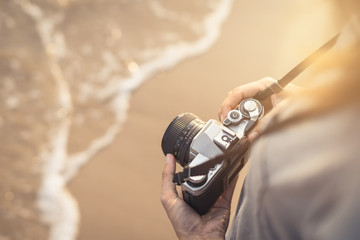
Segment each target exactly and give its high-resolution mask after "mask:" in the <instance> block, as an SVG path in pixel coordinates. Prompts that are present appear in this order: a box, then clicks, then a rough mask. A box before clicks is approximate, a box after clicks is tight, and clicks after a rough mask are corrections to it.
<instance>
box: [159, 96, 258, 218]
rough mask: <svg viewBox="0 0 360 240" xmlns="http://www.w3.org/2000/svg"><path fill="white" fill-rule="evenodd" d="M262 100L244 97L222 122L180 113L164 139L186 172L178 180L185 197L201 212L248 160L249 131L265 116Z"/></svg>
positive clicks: (166, 147) (166, 145)
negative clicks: (203, 119)
mask: <svg viewBox="0 0 360 240" xmlns="http://www.w3.org/2000/svg"><path fill="white" fill-rule="evenodd" d="M263 113H264V108H263V106H262V105H261V103H260V102H259V101H258V100H256V99H252V98H248V99H245V100H243V101H242V102H241V103H240V104H239V106H238V107H237V109H234V110H232V111H230V112H229V113H228V115H227V117H226V119H225V120H224V121H223V123H220V122H218V121H216V120H212V119H211V120H209V121H207V122H206V123H205V122H203V121H202V120H200V119H199V118H198V117H197V116H195V115H193V114H191V113H184V114H180V115H178V116H177V117H176V118H175V119H174V120H173V121H172V122H171V123H170V125H169V126H168V128H167V129H166V131H165V133H164V136H163V139H162V150H163V152H164V154H165V155H166V154H168V153H171V154H173V155H174V156H175V158H176V160H177V162H178V163H179V164H180V165H181V166H183V167H184V171H183V172H180V173H177V174H176V175H175V177H174V182H176V183H177V184H179V185H181V188H182V193H183V199H184V201H185V202H186V203H188V204H189V205H190V206H191V207H192V208H193V209H194V210H195V211H196V212H198V213H199V214H201V215H202V214H205V213H207V212H208V210H209V209H210V208H211V207H212V205H213V204H214V203H215V202H216V200H217V199H218V198H219V196H220V195H221V194H222V193H223V192H224V191H225V190H226V188H227V187H228V186H229V184H230V183H231V181H232V180H233V179H234V178H235V176H236V175H237V174H238V172H239V171H240V170H241V169H242V167H243V166H244V164H245V161H246V155H247V151H248V148H249V143H248V141H247V139H246V134H247V133H248V132H249V131H250V130H251V129H252V128H253V127H254V126H255V124H256V122H257V121H258V120H259V119H260V118H261V117H262V116H263Z"/></svg>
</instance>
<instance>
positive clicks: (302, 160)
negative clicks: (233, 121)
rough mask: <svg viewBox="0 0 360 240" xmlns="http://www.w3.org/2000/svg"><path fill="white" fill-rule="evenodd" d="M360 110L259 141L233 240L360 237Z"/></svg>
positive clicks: (309, 122)
mask: <svg viewBox="0 0 360 240" xmlns="http://www.w3.org/2000/svg"><path fill="white" fill-rule="evenodd" d="M359 112H360V111H359V110H358V109H354V108H352V109H346V110H342V111H338V112H333V113H329V114H326V115H322V116H321V117H316V118H309V119H308V120H306V121H302V122H301V123H298V124H295V125H291V126H290V127H287V128H284V129H282V130H280V131H279V132H275V133H273V134H270V135H265V136H263V137H262V138H261V139H259V140H258V141H257V142H256V144H255V145H254V146H253V148H252V149H251V158H250V164H251V165H250V168H249V172H248V175H247V177H246V180H245V183H244V186H243V190H242V195H241V197H240V200H239V206H238V210H237V213H236V216H235V219H234V221H233V225H232V226H231V228H230V229H229V233H228V235H227V239H242V240H243V239H251V240H254V239H262V240H263V239H324V240H325V239H326V240H332V239H360V159H359V156H360V127H359V124H358V119H359V117H360V113H359Z"/></svg>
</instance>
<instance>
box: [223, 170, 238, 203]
mask: <svg viewBox="0 0 360 240" xmlns="http://www.w3.org/2000/svg"><path fill="white" fill-rule="evenodd" d="M238 178H239V175H237V176H236V177H235V178H234V179H233V180H232V182H231V183H230V185H229V187H228V188H227V189H226V191H225V192H224V193H223V194H222V195H221V197H222V198H223V199H225V200H226V201H228V202H231V199H232V196H233V194H234V190H235V187H236V183H237V180H238Z"/></svg>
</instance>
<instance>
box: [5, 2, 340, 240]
mask: <svg viewBox="0 0 360 240" xmlns="http://www.w3.org/2000/svg"><path fill="white" fill-rule="evenodd" d="M138 2H139V3H138ZM151 3H152V4H150V2H147V5H146V4H144V5H142V4H143V3H142V2H141V3H140V1H137V2H136V3H134V4H132V3H131V4H129V5H127V1H122V2H121V4H120V3H119V6H121V7H123V6H124V9H120V8H119V9H120V10H119V9H117V10H116V9H115V8H114V6H117V4H118V3H117V2H113V1H110V0H109V1H106V4H105V3H104V4H102V2H101V6H102V8H101V9H100V8H99V7H98V5H100V3H98V2H95V1H67V0H58V1H56V3H55V1H54V2H48V1H42V0H36V1H35V0H34V1H14V2H3V3H0V6H2V9H6V11H3V12H1V11H0V13H1V14H2V15H0V32H1V33H2V34H3V36H4V37H2V38H1V40H0V61H1V63H2V64H1V66H2V67H1V68H0V71H1V75H2V77H3V79H4V81H2V80H1V82H0V83H1V84H3V85H2V87H1V88H0V97H1V100H2V101H1V104H0V110H1V112H0V113H1V115H0V130H1V132H0V136H1V139H2V141H3V143H4V144H2V146H1V148H0V151H1V153H2V154H1V156H0V163H1V165H2V166H5V167H3V168H1V169H0V175H1V179H2V181H1V182H0V240H8V239H14V240H17V239H37V240H42V239H51V240H59V239H61V240H72V239H73V237H72V236H76V237H75V239H78V240H98V239H105V240H112V239H114V240H115V239H117V240H118V239H158V240H162V239H164V240H165V239H175V238H176V235H175V233H174V231H173V229H172V226H171V223H170V221H169V220H168V219H167V216H166V213H165V211H164V210H163V208H162V205H161V203H160V185H161V172H162V168H163V166H164V160H165V158H164V156H163V153H162V151H161V146H160V145H161V139H162V136H163V134H164V131H165V129H166V128H167V126H168V124H169V123H170V122H171V121H172V120H173V119H174V118H175V117H176V116H177V115H178V114H180V113H184V112H191V113H194V114H196V115H197V116H199V117H200V118H201V119H202V120H204V121H207V120H209V119H217V112H218V109H219V107H220V104H221V102H222V100H223V99H224V98H225V96H226V94H227V93H228V92H229V91H230V90H232V89H233V88H234V87H236V86H239V85H242V84H245V83H248V82H252V81H256V80H258V79H260V78H262V77H265V76H271V77H274V78H280V77H281V76H283V75H284V74H285V73H286V72H287V71H289V70H290V69H291V68H292V67H293V66H294V65H296V64H297V63H298V62H299V61H301V60H302V59H303V58H304V57H306V56H307V55H308V54H310V53H311V52H313V51H314V50H316V49H317V48H318V47H319V46H320V45H322V43H324V42H326V41H327V40H328V39H329V38H331V37H332V36H333V35H335V34H336V33H337V32H338V31H339V29H340V27H341V23H338V22H337V20H336V19H334V18H333V17H331V12H332V6H331V5H329V2H328V1H326V0H316V1H314V0H306V1H303V0H295V1H285V0H274V1H267V0H258V1H251V0H242V1H240V0H234V1H233V4H232V7H231V12H230V14H229V16H228V17H227V18H226V20H225V22H224V23H223V24H222V25H221V34H220V35H219V38H218V39H217V40H216V42H215V44H213V45H212V46H211V48H210V49H209V50H207V51H205V52H204V53H202V54H200V55H196V54H195V55H196V56H193V57H191V58H186V57H184V58H185V60H182V61H180V63H178V64H175V66H173V67H164V69H166V70H163V71H160V72H156V71H155V72H156V73H155V74H148V75H151V77H150V78H146V79H145V81H144V82H141V81H140V82H139V83H138V85H136V84H135V85H133V86H131V85H130V87H129V86H127V85H126V84H123V85H124V86H122V82H121V81H122V79H127V78H129V77H131V74H133V73H136V71H141V70H142V69H141V67H142V66H143V65H142V63H144V62H146V61H145V60H146V59H145V57H144V56H147V57H149V56H150V57H151V54H154V52H151V51H148V50H149V49H148V46H147V45H146V44H149V46H151V44H154V42H155V43H156V44H157V45H156V44H155V45H156V46H155V47H154V49H155V48H159V46H161V45H165V43H162V42H161V41H160V40H161V39H162V38H160V37H159V39H160V40H159V39H158V38H157V34H158V35H159V36H160V35H161V37H163V35H164V36H165V37H164V39H165V40H166V41H170V42H171V41H173V40H174V39H173V38H175V37H174V36H176V35H174V34H173V35H171V34H168V35H166V34H164V32H165V33H167V32H166V31H167V30H168V28H169V29H170V30H174V32H176V31H178V32H180V33H182V34H183V36H182V35H181V34H179V35H180V39H181V40H184V41H188V42H191V41H193V39H196V38H199V36H197V35H191V34H190V33H191V31H190V30H189V29H191V26H190V27H189V26H187V27H188V28H185V27H184V26H183V25H181V24H184V23H187V24H188V22H186V21H188V19H186V18H185V20H184V19H182V20H181V21H183V22H180V23H181V24H178V23H177V22H176V21H175V24H173V22H171V21H172V20H173V19H172V17H173V15H171V14H170V15H169V16H170V17H169V16H168V15H166V12H165V13H164V12H162V9H161V8H159V6H162V5H161V4H163V5H164V6H166V7H167V8H168V9H170V10H171V11H175V10H179V11H181V10H182V11H184V9H185V10H186V7H187V8H189V6H191V4H194V3H193V2H188V3H187V4H188V5H187V4H184V5H181V4H179V2H172V1H163V2H161V1H160V3H161V4H159V1H151ZM207 3H208V2H207ZM210 3H211V1H209V3H208V4H210ZM166 4H168V5H166ZM144 6H146V8H145V7H144ZM149 6H150V7H153V8H154V9H155V10H156V11H158V12H157V13H158V14H160V15H161V14H165V15H166V17H169V19H170V20H171V21H169V22H165V21H163V22H165V23H164V24H163V22H162V21H159V19H161V18H159V19H158V18H155V20H154V19H153V18H152V17H153V16H152V15H151V14H152V12H151V11H149V9H147V8H150V7H149ZM209 6H211V4H210V5H209ZM207 7H208V6H207ZM99 9H100V10H99ZM174 9H175V10H174ZM199 9H200V10H201V11H200V10H199V12H196V11H195V10H194V11H195V13H196V14H198V15H196V14H194V16H203V15H204V14H205V13H206V11H209V9H210V7H209V9H208V8H205V7H204V8H203V6H200V7H199ZM156 11H155V12H156ZM171 11H170V12H171ZM119 12H120V13H122V15H121V14H119ZM175 12H176V11H175ZM204 12H205V13H204ZM94 13H96V14H98V15H97V18H95V17H94V16H92V15H91V14H94ZM139 13H143V15H141V14H139ZM175 15H176V14H175ZM139 16H141V17H139ZM161 16H162V15H161ZM194 16H192V17H194ZM162 17H163V16H162ZM199 18H200V17H199ZM99 19H100V20H99ZM134 19H135V20H134ZM147 19H151V20H152V21H149V26H147V24H148V23H147V22H146V21H147ZM180 19H181V18H180ZM194 19H196V18H195V17H194ZM102 20H103V22H105V23H107V24H108V25H106V26H103V22H102ZM130 20H133V21H130ZM136 20H139V21H138V22H136ZM116 21H118V22H119V23H121V24H122V25H121V24H117V23H116ZM127 21H129V22H130V23H131V24H128V22H127ZM89 22H90V23H91V24H93V25H91V24H90V25H91V26H89V24H88V23H89ZM170 23H171V24H173V25H171V24H170ZM151 24H153V25H151ZM160 26H161V27H164V29H165V30H166V31H165V30H164V29H162V28H161V27H160ZM179 26H180V27H179ZM178 28H179V29H178ZM13 29H16V31H13ZM143 29H145V30H149V29H150V30H151V31H148V32H146V31H143ZM194 29H196V28H194ZM120 30H121V31H120ZM156 31H158V32H156ZM163 31H164V32H163ZM195 32H196V31H195ZM15 33H16V34H15ZM17 33H19V34H17ZM20 33H21V34H20ZM132 34H133V35H132ZM162 34H163V35H162ZM151 35H154V37H153V39H151V41H150V40H149V41H145V40H147V39H146V36H151ZM200 35H201V34H200ZM89 36H93V37H89ZM124 36H125V37H124ZM126 36H130V37H129V38H126ZM181 37H182V38H181ZM123 38H124V39H125V40H123ZM144 39H145V40H144ZM169 39H170V40H169ZM142 40H144V41H143V42H142ZM162 40H163V39H162ZM165 40H164V41H165ZM126 41H127V42H126ZM152 41H153V42H152ZM126 44H127V45H126ZM142 44H143V45H144V46H145V45H146V47H144V46H143V45H142ZM126 46H128V47H129V48H131V49H132V50H134V51H133V52H130V51H127V49H126V48H125V47H126ZM137 46H140V47H139V49H137ZM141 47H143V48H141ZM124 48H125V50H124ZM145 50H146V51H145ZM150 50H151V49H150ZM136 51H138V52H141V53H143V52H145V53H146V54H145V53H144V54H143V55H144V56H143V57H144V59H145V60H144V59H141V58H140V57H139V56H140V55H139V56H137V57H138V58H136V57H133V56H131V54H132V53H137V52H136ZM142 51H143V52H142ZM114 59H115V60H114ZM180 59H182V58H180ZM142 60H143V62H141V61H142ZM165 65H166V62H165ZM139 69H140V70H139ZM310 73H311V71H309V72H306V73H305V74H303V75H301V76H300V77H299V78H298V79H297V80H296V82H297V83H299V84H301V83H302V79H303V78H306V76H309V75H310ZM134 75H136V74H134ZM24 83H26V84H24ZM119 86H120V87H124V88H123V89H122V88H120V87H119ZM116 87H118V88H116ZM114 89H115V90H114ZM119 89H120V90H119ZM116 91H118V92H116ZM116 94H118V95H116ZM121 94H122V95H121ZM116 97H118V98H119V99H120V100H124V101H118V102H117V103H120V104H119V111H116V110H117V109H115V110H114V109H112V107H113V106H114V104H110V103H111V102H112V101H113V100H114V99H115V98H116ZM129 97H130V102H129V105H127V104H128V98H129ZM122 98H123V99H122ZM114 102H115V101H114ZM112 127H113V128H112ZM109 129H110V131H109ZM114 129H115V130H114ZM107 131H108V132H107ZM105 133H106V134H107V133H109V134H108V135H106V134H105ZM103 136H105V137H104V138H103V139H101V138H102V137H103ZM98 139H101V141H98V142H97V143H99V144H98V145H96V144H94V148H93V149H92V147H93V145H92V143H93V141H94V140H98ZM95 142H96V141H95ZM84 149H85V150H84ZM82 151H83V152H82ZM44 153H47V154H44ZM78 153H79V154H78ZM50 163H52V165H51V164H50ZM80 166H82V167H80ZM246 168H247V167H245V168H244V169H243V171H242V172H241V173H240V178H239V180H238V184H237V187H236V191H235V193H234V198H233V203H232V210H233V211H234V210H235V208H236V204H237V200H238V198H239V194H240V190H241V185H242V181H243V179H244V176H245V175H246ZM78 170H79V171H78ZM178 170H179V168H178ZM44 216H45V217H44ZM78 217H79V222H77V220H78ZM68 219H70V220H69V221H68ZM77 224H79V225H77ZM54 229H55V230H54ZM59 229H60V230H66V234H64V235H63V233H62V232H59ZM54 232H55V233H56V234H55V233H54ZM55 236H56V237H55Z"/></svg>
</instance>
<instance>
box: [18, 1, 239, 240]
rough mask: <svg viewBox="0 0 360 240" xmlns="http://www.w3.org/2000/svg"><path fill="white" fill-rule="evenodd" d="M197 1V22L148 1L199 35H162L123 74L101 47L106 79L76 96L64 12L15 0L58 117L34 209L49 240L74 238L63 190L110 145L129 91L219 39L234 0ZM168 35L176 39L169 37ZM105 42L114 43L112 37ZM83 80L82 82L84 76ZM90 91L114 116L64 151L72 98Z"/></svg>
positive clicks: (74, 220)
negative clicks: (39, 48)
mask: <svg viewBox="0 0 360 240" xmlns="http://www.w3.org/2000/svg"><path fill="white" fill-rule="evenodd" d="M202 2H204V3H207V5H206V7H207V8H208V9H210V10H208V12H207V14H206V15H205V16H204V17H203V18H201V20H200V21H194V20H192V19H191V18H189V17H188V16H186V15H184V14H180V13H177V11H176V9H169V7H165V6H164V4H163V3H162V2H161V1H149V3H148V9H149V11H150V12H151V14H153V15H154V16H156V17H157V18H160V19H164V20H167V21H172V22H177V23H178V24H180V25H185V26H187V27H188V28H189V29H191V31H193V32H197V34H198V36H197V37H196V38H194V39H192V40H181V39H180V40H179V38H178V36H176V33H175V34H174V33H168V34H166V35H164V38H165V39H167V40H168V41H169V43H168V44H166V45H165V46H164V47H162V48H158V49H156V50H153V51H152V50H151V49H148V50H147V51H145V50H144V51H143V52H142V53H141V54H140V55H141V56H142V57H143V58H142V59H143V60H142V61H140V60H139V61H133V62H130V63H129V64H127V65H126V67H127V70H128V72H129V74H127V75H124V74H114V72H116V71H117V69H121V68H124V66H123V65H122V64H121V62H120V61H119V57H118V55H116V53H113V52H109V51H108V50H106V49H105V50H103V51H102V53H101V54H100V55H101V56H103V59H104V61H103V63H102V64H103V65H102V68H101V69H99V70H98V73H97V76H98V77H97V79H95V81H102V82H103V83H105V84H103V86H102V87H101V88H97V89H96V91H94V87H93V86H92V85H86V84H85V83H81V84H82V85H80V84H79V86H81V87H79V89H80V90H79V91H80V92H78V94H77V95H79V96H73V95H72V94H73V93H72V92H73V90H72V88H71V84H73V83H72V82H71V81H70V80H69V78H68V77H67V76H71V74H72V73H73V72H74V71H75V70H73V68H71V67H66V69H65V67H64V65H62V63H61V61H62V60H63V59H65V60H66V59H67V58H69V56H70V57H71V56H74V54H73V53H72V50H71V49H69V48H70V47H69V46H68V45H70V44H69V42H70V40H69V39H68V37H67V35H66V34H65V33H63V32H62V31H61V28H59V27H58V26H59V25H60V24H61V23H62V22H63V21H64V19H65V17H66V15H65V14H64V13H63V11H59V12H58V13H56V14H54V15H53V14H49V13H48V12H46V11H44V10H43V8H42V7H41V6H38V5H35V4H34V3H31V2H30V1H20V0H19V1H17V4H18V5H19V6H20V7H21V8H22V9H23V11H24V12H25V13H26V14H28V15H29V16H30V17H31V18H32V19H33V21H34V22H35V25H36V29H37V31H38V34H39V36H40V39H41V41H42V45H43V47H44V49H45V53H46V55H47V58H48V61H49V68H50V71H51V73H52V75H53V78H54V80H55V83H56V87H57V100H58V104H59V110H58V115H59V117H60V119H61V121H60V123H59V125H58V127H57V129H56V130H54V131H52V132H51V133H50V136H49V138H50V143H49V146H48V147H47V148H44V150H43V153H42V155H41V158H42V159H43V162H44V164H43V169H42V176H43V177H42V178H43V181H42V184H41V186H40V189H39V194H38V208H39V209H40V212H41V215H42V220H43V221H44V222H45V223H46V224H48V225H49V226H50V239H51V240H71V239H75V237H76V235H77V232H78V223H79V221H80V215H79V210H78V206H77V203H76V200H75V199H74V198H73V197H72V196H71V194H70V193H69V192H68V190H67V187H66V185H67V183H68V182H69V181H70V180H71V179H73V178H74V177H75V176H76V175H77V173H78V172H79V170H80V168H81V167H82V166H83V165H84V164H86V163H87V162H88V161H89V160H90V159H91V158H92V157H93V156H94V155H95V154H96V153H97V152H99V151H100V150H101V149H104V148H105V147H106V146H108V145H110V144H111V143H112V142H113V140H114V138H115V137H116V135H117V134H118V133H119V132H120V131H121V128H122V125H123V124H124V122H125V121H126V118H127V111H128V109H129V100H130V98H131V96H132V93H133V91H134V90H136V89H137V88H138V87H139V86H140V85H141V84H142V83H143V82H144V81H146V80H148V79H150V77H151V76H153V75H154V74H156V73H157V72H159V71H161V70H165V69H170V68H172V67H174V66H176V64H178V63H179V62H180V61H183V60H185V59H187V58H189V57H193V56H196V55H199V54H202V53H204V52H206V51H207V50H208V49H209V48H210V47H211V46H212V45H213V44H214V43H215V41H216V40H217V39H218V37H219V35H220V32H221V25H222V23H223V22H224V20H225V19H226V17H227V16H228V15H229V13H230V10H231V6H232V3H233V0H218V1H214V0H212V1H211V0H209V1H202ZM65 10H66V9H65ZM114 29H115V28H114ZM115 30H116V29H115ZM115 30H114V31H113V35H114V36H115V37H117V36H118V37H121V32H120V33H119V32H116V31H115ZM173 39H177V41H172V40H173ZM107 43H108V44H110V45H111V44H113V42H111V40H109V41H107ZM82 51H83V52H84V54H85V53H86V54H91V52H92V51H93V47H92V46H91V44H88V45H85V44H84V47H83V50H82ZM140 55H139V56H140ZM139 58H140V57H139ZM73 65H76V64H75V63H74V64H73ZM84 81H85V82H86V79H85V80H84ZM81 89H82V90H81ZM82 94H83V95H82ZM91 95H93V97H94V98H96V99H98V100H103V99H110V101H109V104H108V106H107V107H108V108H109V109H110V110H111V111H112V113H113V114H114V121H113V122H112V123H111V124H109V126H107V127H106V129H105V130H104V131H103V133H102V134H101V135H100V136H97V137H96V138H95V139H93V140H92V141H91V142H89V144H88V145H87V146H86V147H85V148H83V149H81V150H80V151H76V152H71V153H69V150H68V149H67V147H68V144H69V137H70V135H71V134H72V133H71V124H73V122H72V121H73V118H71V116H72V115H75V114H77V109H76V108H75V107H74V102H75V101H77V100H76V98H78V99H80V100H79V102H81V101H83V102H84V101H87V100H88V99H89V97H90V96H91Z"/></svg>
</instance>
